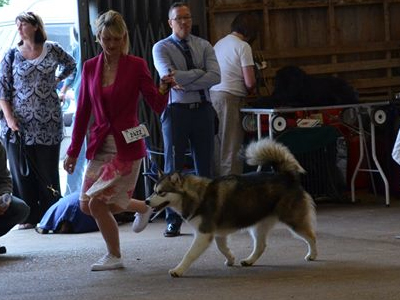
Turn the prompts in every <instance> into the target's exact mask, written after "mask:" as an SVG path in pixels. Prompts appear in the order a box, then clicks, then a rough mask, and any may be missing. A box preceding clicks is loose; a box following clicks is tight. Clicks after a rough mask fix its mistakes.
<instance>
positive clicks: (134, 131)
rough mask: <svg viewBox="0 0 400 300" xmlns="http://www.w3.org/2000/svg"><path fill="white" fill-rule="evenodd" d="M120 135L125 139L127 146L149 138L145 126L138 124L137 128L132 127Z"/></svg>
mask: <svg viewBox="0 0 400 300" xmlns="http://www.w3.org/2000/svg"><path fill="white" fill-rule="evenodd" d="M122 135H123V136H124V138H125V141H126V143H127V144H129V143H132V142H136V141H138V140H140V139H143V138H145V137H148V136H149V131H148V130H147V127H146V125H144V124H140V125H139V126H137V127H132V128H129V129H126V130H123V131H122Z"/></svg>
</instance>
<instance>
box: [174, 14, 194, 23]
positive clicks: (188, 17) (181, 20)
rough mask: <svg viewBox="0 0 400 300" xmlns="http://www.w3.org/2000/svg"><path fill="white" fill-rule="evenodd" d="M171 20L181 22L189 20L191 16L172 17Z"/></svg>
mask: <svg viewBox="0 0 400 300" xmlns="http://www.w3.org/2000/svg"><path fill="white" fill-rule="evenodd" d="M171 20H174V21H176V22H178V23H182V22H183V21H191V20H192V16H184V17H176V18H173V19H171Z"/></svg>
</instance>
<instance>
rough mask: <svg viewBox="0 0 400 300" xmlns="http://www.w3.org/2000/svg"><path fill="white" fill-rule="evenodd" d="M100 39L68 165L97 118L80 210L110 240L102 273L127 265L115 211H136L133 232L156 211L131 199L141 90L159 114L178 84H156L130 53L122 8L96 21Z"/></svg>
mask: <svg viewBox="0 0 400 300" xmlns="http://www.w3.org/2000/svg"><path fill="white" fill-rule="evenodd" d="M96 39H97V42H99V43H100V45H101V48H102V49H103V52H102V53H100V54H99V55H98V56H96V57H94V58H92V59H90V60H88V61H86V62H85V64H84V66H83V72H82V82H81V88H80V91H79V99H78V107H77V111H76V119H75V125H74V129H73V132H72V140H71V145H70V147H69V149H68V151H67V157H66V159H65V161H64V169H65V170H66V171H67V172H68V173H72V172H73V171H74V168H75V165H76V161H77V157H78V155H79V152H80V150H81V146H82V143H83V141H84V139H85V134H86V131H87V128H88V125H89V122H90V119H91V116H93V119H94V121H93V123H92V125H91V127H90V129H89V130H90V136H89V140H88V146H87V151H86V158H87V159H88V160H89V162H88V165H87V168H86V172H85V176H84V181H83V186H82V191H81V195H80V201H81V202H80V208H81V210H82V211H83V212H84V213H86V214H90V215H92V216H93V217H94V219H95V220H96V223H97V225H98V227H99V229H100V231H101V233H102V235H103V238H104V241H105V242H106V245H107V253H106V254H105V255H104V257H102V258H101V259H100V260H99V261H98V262H96V263H95V264H93V265H92V267H91V269H92V270H93V271H102V270H111V269H117V268H122V267H123V263H122V259H121V249H120V240H119V232H118V225H117V222H116V221H115V219H114V216H113V214H116V213H119V212H122V211H132V212H135V211H137V212H138V213H137V214H136V218H135V221H134V223H133V230H134V231H135V232H139V231H142V230H143V229H144V228H145V226H146V225H147V223H148V220H149V218H150V215H151V213H152V210H151V209H150V208H148V207H147V206H146V205H145V203H144V201H139V200H136V199H131V197H132V193H133V191H134V189H135V185H136V181H137V178H138V176H139V173H140V165H141V162H142V158H143V157H144V156H145V155H146V149H145V144H144V141H143V139H140V140H137V141H132V142H128V141H126V140H125V138H124V132H126V131H129V130H132V128H136V127H137V126H138V125H139V120H138V106H139V94H140V93H141V94H142V95H143V96H144V98H145V100H146V102H147V104H149V106H150V107H151V108H152V109H153V110H154V111H155V112H157V113H161V112H162V111H163V110H164V109H165V106H166V105H167V101H168V94H169V93H168V90H169V88H170V87H171V86H174V85H175V82H174V79H173V77H172V76H170V75H166V76H163V77H162V80H161V84H160V87H159V88H157V87H156V86H155V85H154V82H153V79H152V78H151V75H150V71H149V69H148V66H147V63H146V61H145V60H144V59H142V58H139V57H136V56H133V55H129V54H128V52H129V36H128V29H127V27H126V23H125V21H124V19H123V17H122V16H121V14H119V13H118V12H116V11H113V10H110V11H108V12H106V13H104V14H102V15H101V16H100V17H99V18H98V19H97V21H96Z"/></svg>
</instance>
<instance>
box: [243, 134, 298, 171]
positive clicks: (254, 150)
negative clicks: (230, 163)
mask: <svg viewBox="0 0 400 300" xmlns="http://www.w3.org/2000/svg"><path fill="white" fill-rule="evenodd" d="M244 156H245V159H246V162H247V164H249V165H250V166H262V165H266V164H271V165H273V166H274V167H275V168H276V169H277V170H276V171H278V172H290V173H293V172H294V173H305V172H306V171H305V170H304V169H303V167H302V166H301V165H300V164H299V162H298V161H297V160H296V158H295V157H294V156H293V154H292V153H291V152H290V150H289V149H288V148H287V147H286V146H284V145H282V144H281V143H278V142H275V141H273V140H271V139H269V138H264V139H261V140H258V141H255V142H252V143H250V144H249V145H248V146H247V148H246V150H245V152H244Z"/></svg>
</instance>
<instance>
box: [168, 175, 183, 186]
mask: <svg viewBox="0 0 400 300" xmlns="http://www.w3.org/2000/svg"><path fill="white" fill-rule="evenodd" d="M170 178H171V182H172V183H173V184H181V182H182V178H181V174H179V173H178V172H174V173H172V174H171V176H170Z"/></svg>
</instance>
